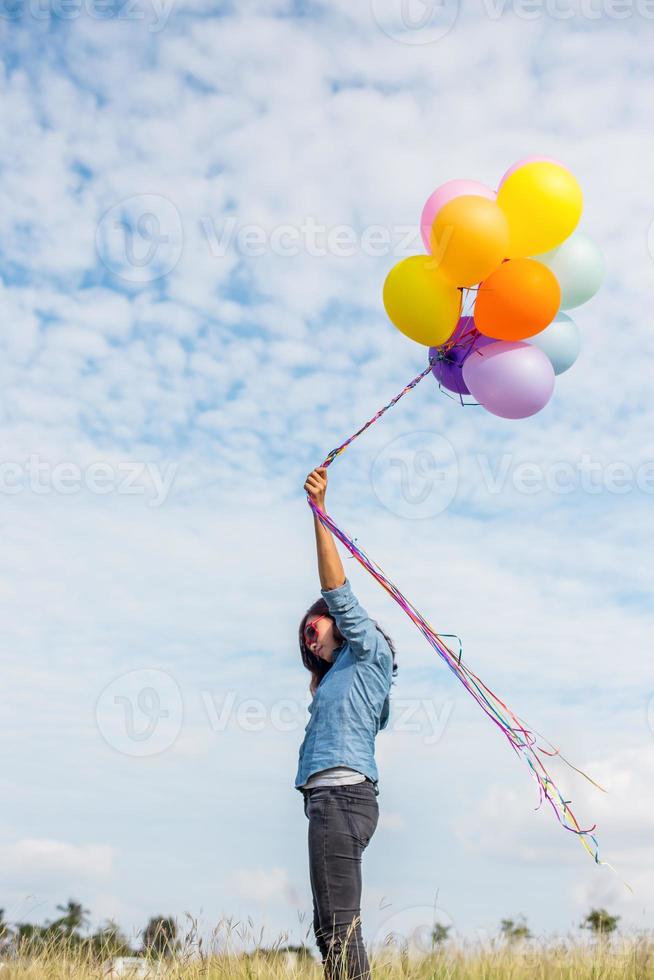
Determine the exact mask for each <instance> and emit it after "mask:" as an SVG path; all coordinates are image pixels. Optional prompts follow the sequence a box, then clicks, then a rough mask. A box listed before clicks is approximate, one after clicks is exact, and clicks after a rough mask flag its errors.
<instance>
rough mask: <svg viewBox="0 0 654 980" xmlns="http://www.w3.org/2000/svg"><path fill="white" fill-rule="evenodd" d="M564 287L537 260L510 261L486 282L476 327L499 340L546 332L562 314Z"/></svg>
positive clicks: (479, 298) (477, 306)
mask: <svg viewBox="0 0 654 980" xmlns="http://www.w3.org/2000/svg"><path fill="white" fill-rule="evenodd" d="M560 305H561V287H560V286H559V283H558V280H557V278H556V276H555V275H554V273H553V272H552V271H551V270H550V269H548V268H547V266H545V265H543V263H542V262H537V261H536V260H535V259H508V260H507V261H506V262H504V263H503V264H502V265H501V266H500V267H499V269H496V271H495V272H493V273H492V275H490V276H489V277H488V279H485V280H484V282H482V284H481V286H480V287H479V291H478V292H477V300H476V302H475V326H476V327H477V330H479V332H480V333H483V334H484V335H485V336H486V337H493V338H494V339H495V340H525V338H527V337H533V336H534V334H537V333H540V331H541V330H544V329H545V327H546V326H547V325H548V323H551V322H552V320H553V319H554V317H555V316H556V314H557V313H558V310H559V306H560Z"/></svg>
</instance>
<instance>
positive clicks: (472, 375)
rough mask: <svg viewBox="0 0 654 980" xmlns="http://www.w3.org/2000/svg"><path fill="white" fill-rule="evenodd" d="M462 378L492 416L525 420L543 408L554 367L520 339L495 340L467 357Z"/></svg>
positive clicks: (551, 388) (535, 349)
mask: <svg viewBox="0 0 654 980" xmlns="http://www.w3.org/2000/svg"><path fill="white" fill-rule="evenodd" d="M463 378H464V381H465V383H466V384H467V385H468V387H469V389H470V393H471V394H472V395H473V396H474V397H475V398H476V399H477V401H478V402H479V403H480V405H483V406H484V408H485V409H487V411H489V412H492V414H493V415H499V416H500V418H503V419H526V418H528V417H529V416H530V415H535V414H536V412H540V410H541V408H544V407H545V405H547V403H548V401H549V400H550V398H551V397H552V392H553V391H554V368H553V367H552V362H551V361H550V359H549V357H548V356H547V354H544V353H543V351H542V350H540V349H539V348H538V347H534V346H533V344H526V343H525V342H524V341H522V340H516V341H513V340H499V341H495V342H494V343H492V344H490V345H489V346H488V347H485V348H484V350H482V351H480V352H479V353H475V354H473V355H472V357H469V358H468V359H467V360H466V362H465V364H464V365H463Z"/></svg>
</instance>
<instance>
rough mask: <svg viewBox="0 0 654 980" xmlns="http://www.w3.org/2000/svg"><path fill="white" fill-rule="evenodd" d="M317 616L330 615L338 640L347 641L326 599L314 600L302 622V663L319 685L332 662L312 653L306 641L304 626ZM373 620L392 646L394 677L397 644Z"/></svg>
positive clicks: (300, 632)
mask: <svg viewBox="0 0 654 980" xmlns="http://www.w3.org/2000/svg"><path fill="white" fill-rule="evenodd" d="M315 616H329V618H330V619H331V621H332V623H333V624H334V637H335V639H336V640H337V641H340V645H341V646H342V645H343V643H345V637H344V636H343V634H342V633H341V632H340V631H339V629H338V626H337V625H336V621H335V620H334V617H333V616H332V615H331V613H330V612H329V607H328V605H327V602H326V600H325V599H323V598H320V599H318V600H317V601H316V602H314V604H313V605H312V606H309V608H308V609H307V611H306V612H305V614H304V616H303V617H302V620H301V622H300V630H299V638H300V653H301V655H302V663H303V664H304V666H305V667H306V668H307V670H309V671H311V673H312V674H313V677H314V681H315V683H316V685H317V684H319V683H320V681H321V680H322V679H323V677H324V676H325V674H326V673H327V671H329V670H331V667H332V665H331V664H330V663H327V661H326V660H323V659H322V658H321V657H318V656H316V654H315V653H312V652H311V650H309V648H308V647H307V645H306V643H305V642H304V627H305V626H306V622H307V620H308V619H311V618H313V617H315ZM372 622H373V623H374V624H375V626H376V627H377V629H378V630H379V632H380V633H381V634H382V636H383V637H384V639H385V640H386V642H387V643H388V645H389V647H390V650H391V654H392V656H393V677H395V676H396V674H397V663H396V662H395V658H396V653H397V651H396V650H395V644H394V643H393V641H392V640H391V638H390V636H389V635H388V633H386V632H385V631H384V630H383V629H382V628H381V626H380V625H379V623H378V622H377V621H376V620H375V619H373V620H372Z"/></svg>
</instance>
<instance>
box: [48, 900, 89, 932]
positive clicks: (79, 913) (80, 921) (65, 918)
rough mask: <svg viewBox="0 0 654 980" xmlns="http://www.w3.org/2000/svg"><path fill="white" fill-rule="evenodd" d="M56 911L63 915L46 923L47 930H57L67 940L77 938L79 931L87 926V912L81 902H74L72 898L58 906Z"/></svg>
mask: <svg viewBox="0 0 654 980" xmlns="http://www.w3.org/2000/svg"><path fill="white" fill-rule="evenodd" d="M57 911H58V912H63V913H64V914H63V915H62V916H60V917H59V918H58V919H55V920H54V921H53V922H50V923H48V928H50V929H52V930H54V931H56V930H59V931H60V932H63V933H64V934H65V935H66V936H68V937H69V938H70V937H72V936H78V935H79V931H80V929H83V928H84V927H85V926H86V925H87V924H88V921H89V920H88V914H89V910H88V909H85V908H84V906H83V905H82V903H81V902H76V901H75V900H74V899H72V898H69V899H68V901H67V903H66V904H65V905H58V906H57Z"/></svg>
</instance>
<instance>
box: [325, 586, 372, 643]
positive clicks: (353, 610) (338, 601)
mask: <svg viewBox="0 0 654 980" xmlns="http://www.w3.org/2000/svg"><path fill="white" fill-rule="evenodd" d="M320 591H321V593H322V595H323V598H324V599H325V602H326V603H327V608H328V609H329V614H330V616H332V618H333V619H334V622H335V623H336V625H337V626H338V629H339V631H340V633H342V635H343V636H344V637H345V639H346V640H347V642H348V643H349V644H350V647H351V648H352V652H353V653H354V656H355V657H357V659H360V660H362V659H365V658H366V657H372V656H374V654H375V651H376V650H377V644H378V632H377V627H376V626H375V624H374V623H373V621H372V619H371V618H370V616H369V615H368V613H367V612H366V610H365V609H364V608H363V606H362V605H361V604H360V603H359V600H358V599H357V597H356V596H355V595H354V593H353V592H352V586H351V585H350V581H349V579H348V578H346V579H345V582H344V583H343V585H339V587H338V588H337V589H321V590H320Z"/></svg>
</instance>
